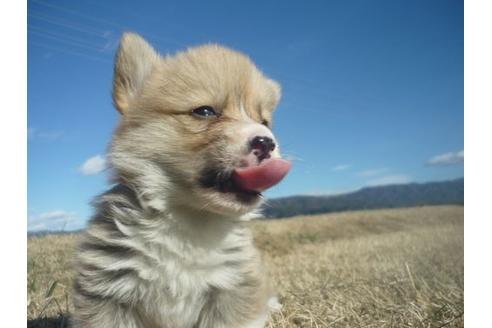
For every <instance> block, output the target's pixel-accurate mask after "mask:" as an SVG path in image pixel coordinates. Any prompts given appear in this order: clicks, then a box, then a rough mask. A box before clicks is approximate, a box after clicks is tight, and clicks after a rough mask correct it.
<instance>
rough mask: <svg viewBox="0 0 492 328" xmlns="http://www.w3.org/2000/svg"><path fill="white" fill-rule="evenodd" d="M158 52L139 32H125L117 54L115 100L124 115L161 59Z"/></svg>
mask: <svg viewBox="0 0 492 328" xmlns="http://www.w3.org/2000/svg"><path fill="white" fill-rule="evenodd" d="M159 58H160V57H159V55H158V54H157V52H156V51H155V50H154V49H153V48H152V47H151V46H150V45H149V44H148V43H147V42H146V41H145V40H144V39H143V38H142V37H140V36H139V35H138V34H135V33H124V34H123V36H122V37H121V41H120V46H119V49H118V52H117V54H116V62H115V67H114V80H113V101H114V104H115V106H116V109H118V111H119V112H120V113H122V114H123V115H124V114H125V113H126V112H127V111H128V110H129V109H130V107H131V105H132V102H133V101H134V100H135V98H136V97H137V96H138V94H139V93H140V92H141V89H142V87H143V85H144V83H145V81H146V80H147V78H148V77H149V76H150V73H151V72H152V70H153V68H154V66H155V64H156V63H157V62H158V61H159Z"/></svg>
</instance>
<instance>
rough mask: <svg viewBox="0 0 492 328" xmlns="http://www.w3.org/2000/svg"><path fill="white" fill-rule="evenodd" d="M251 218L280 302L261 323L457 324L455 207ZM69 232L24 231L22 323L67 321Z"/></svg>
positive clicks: (459, 213) (458, 225) (458, 217)
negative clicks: (278, 309)
mask: <svg viewBox="0 0 492 328" xmlns="http://www.w3.org/2000/svg"><path fill="white" fill-rule="evenodd" d="M251 227H252V229H253V231H254V233H255V238H256V243H257V245H258V247H259V248H260V249H261V251H262V253H263V254H264V261H265V263H266V264H267V266H268V269H269V271H270V275H271V276H272V277H273V279H274V281H275V283H276V284H277V287H278V291H279V298H280V301H281V303H282V304H283V309H282V311H281V312H279V313H276V314H275V315H274V316H273V317H272V319H271V320H270V322H269V325H268V327H435V328H441V327H463V326H464V319H463V309H464V305H463V300H464V298H463V284H464V282H463V280H464V277H463V275H464V274H463V272H464V268H463V246H464V244H463V243H464V241H463V207H461V206H433V207H419V208H407V209H392V210H374V211H357V212H346V213H336V214H327V215H316V216H303V217H295V218H291V219H285V220H276V221H257V222H252V223H251ZM76 240H77V236H76V235H63V236H47V237H41V238H37V237H33V238H29V239H28V254H27V255H28V257H27V261H28V281H27V284H28V306H27V318H28V327H67V315H68V314H69V312H70V309H71V304H70V292H71V278H72V275H73V274H72V271H71V269H70V258H71V256H72V251H73V249H74V245H75V242H76ZM231 328H234V327H231Z"/></svg>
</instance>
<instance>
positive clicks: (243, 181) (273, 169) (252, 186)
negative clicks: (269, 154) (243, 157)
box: [232, 158, 291, 192]
mask: <svg viewBox="0 0 492 328" xmlns="http://www.w3.org/2000/svg"><path fill="white" fill-rule="evenodd" d="M290 166H291V162H290V161H287V160H285V159H279V158H272V159H267V160H264V161H263V162H262V163H261V164H260V165H258V166H249V167H243V168H237V169H235V170H234V174H233V176H232V178H233V179H234V182H235V183H236V184H237V186H238V187H240V188H241V189H244V190H249V191H258V192H260V191H263V190H265V189H268V188H270V187H272V186H274V185H276V184H277V183H279V182H280V180H282V179H283V178H284V177H285V175H286V174H287V173H288V172H289V170H290Z"/></svg>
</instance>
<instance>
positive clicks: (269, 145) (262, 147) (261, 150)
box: [250, 136, 275, 161]
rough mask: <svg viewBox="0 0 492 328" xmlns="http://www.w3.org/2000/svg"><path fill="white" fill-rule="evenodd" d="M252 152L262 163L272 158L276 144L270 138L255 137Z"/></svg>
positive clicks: (251, 145)
mask: <svg viewBox="0 0 492 328" xmlns="http://www.w3.org/2000/svg"><path fill="white" fill-rule="evenodd" d="M250 147H251V151H252V152H253V154H255V155H256V157H258V159H259V160H260V161H262V160H264V159H265V158H269V157H270V153H271V152H272V151H273V150H274V149H275V142H274V141H273V140H272V138H270V137H259V136H257V137H254V138H253V140H251V142H250Z"/></svg>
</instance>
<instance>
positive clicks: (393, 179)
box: [367, 174, 412, 186]
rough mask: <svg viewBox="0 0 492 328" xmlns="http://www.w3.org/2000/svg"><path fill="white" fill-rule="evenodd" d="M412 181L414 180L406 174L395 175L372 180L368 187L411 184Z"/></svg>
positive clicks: (368, 182)
mask: <svg viewBox="0 0 492 328" xmlns="http://www.w3.org/2000/svg"><path fill="white" fill-rule="evenodd" d="M411 181H412V178H411V177H409V176H408V175H405V174H393V175H386V176H383V177H380V178H376V179H372V180H369V181H367V185H368V186H385V185H392V184H403V183H409V182H411Z"/></svg>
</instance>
